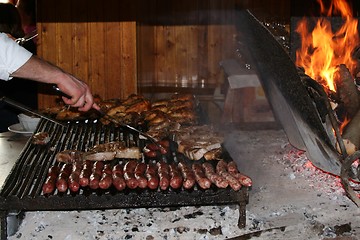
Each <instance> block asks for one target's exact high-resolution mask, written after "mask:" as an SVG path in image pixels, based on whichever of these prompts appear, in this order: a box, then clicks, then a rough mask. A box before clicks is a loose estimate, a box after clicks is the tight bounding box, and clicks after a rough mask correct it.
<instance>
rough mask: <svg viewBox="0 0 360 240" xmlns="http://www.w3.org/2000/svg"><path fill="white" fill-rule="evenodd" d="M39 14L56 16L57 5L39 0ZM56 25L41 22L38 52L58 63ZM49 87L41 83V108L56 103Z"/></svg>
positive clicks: (46, 58) (39, 95) (39, 102)
mask: <svg viewBox="0 0 360 240" xmlns="http://www.w3.org/2000/svg"><path fill="white" fill-rule="evenodd" d="M37 14H38V16H39V18H40V19H41V18H47V17H48V16H55V14H56V5H55V4H53V3H52V1H47V0H38V9H37ZM56 25H57V23H54V22H50V23H48V22H46V23H45V22H44V23H42V22H39V23H37V28H38V32H39V37H38V46H37V54H38V55H39V56H40V57H41V58H43V59H45V60H47V61H49V62H51V63H53V64H55V65H56V63H57V62H56V60H57V52H56V51H54V49H56V48H57V41H56V38H57V36H56V33H57V31H56ZM49 91H50V89H49V87H48V86H47V85H46V84H39V94H38V105H39V108H46V107H50V106H53V105H54V104H55V97H53V96H50V95H49Z"/></svg>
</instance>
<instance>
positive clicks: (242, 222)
mask: <svg viewBox="0 0 360 240" xmlns="http://www.w3.org/2000/svg"><path fill="white" fill-rule="evenodd" d="M245 226H246V203H244V202H240V203H239V220H238V227H239V228H245Z"/></svg>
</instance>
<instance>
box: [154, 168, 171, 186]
mask: <svg viewBox="0 0 360 240" xmlns="http://www.w3.org/2000/svg"><path fill="white" fill-rule="evenodd" d="M157 169H158V176H159V186H160V189H161V190H166V189H167V188H168V187H169V186H170V174H169V165H168V164H167V163H164V162H157Z"/></svg>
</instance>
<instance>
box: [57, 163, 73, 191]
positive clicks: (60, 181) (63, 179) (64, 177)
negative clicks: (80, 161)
mask: <svg viewBox="0 0 360 240" xmlns="http://www.w3.org/2000/svg"><path fill="white" fill-rule="evenodd" d="M71 171H72V164H70V163H66V164H64V165H63V166H62V167H61V169H60V173H59V175H58V177H57V180H56V188H57V190H58V191H59V192H66V190H67V189H68V183H67V182H68V178H69V176H70V174H71Z"/></svg>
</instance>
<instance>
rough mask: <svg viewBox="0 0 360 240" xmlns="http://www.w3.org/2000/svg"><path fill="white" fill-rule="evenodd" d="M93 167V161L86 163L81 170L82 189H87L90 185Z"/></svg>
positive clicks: (80, 182)
mask: <svg viewBox="0 0 360 240" xmlns="http://www.w3.org/2000/svg"><path fill="white" fill-rule="evenodd" d="M92 166H93V162H92V161H86V162H85V164H84V166H83V169H82V170H81V172H80V176H79V184H80V186H81V187H86V186H88V185H89V182H90V175H91V172H92Z"/></svg>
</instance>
